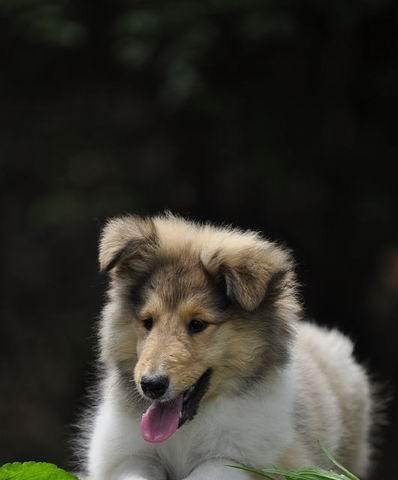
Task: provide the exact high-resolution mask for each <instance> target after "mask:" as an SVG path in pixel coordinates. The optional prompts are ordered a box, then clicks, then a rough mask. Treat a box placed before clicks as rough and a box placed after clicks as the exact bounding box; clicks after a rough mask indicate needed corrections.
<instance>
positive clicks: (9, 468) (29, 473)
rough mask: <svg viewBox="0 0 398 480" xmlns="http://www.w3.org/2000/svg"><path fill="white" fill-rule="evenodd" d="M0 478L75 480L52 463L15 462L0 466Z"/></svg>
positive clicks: (9, 479)
mask: <svg viewBox="0 0 398 480" xmlns="http://www.w3.org/2000/svg"><path fill="white" fill-rule="evenodd" d="M0 480H77V478H76V477H75V476H74V475H72V474H71V473H68V472H65V470H62V469H61V468H58V467H57V466H56V465H53V464H52V463H45V462H24V463H21V462H15V463H6V464H5V465H3V466H2V467H0Z"/></svg>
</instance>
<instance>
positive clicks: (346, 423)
mask: <svg viewBox="0 0 398 480" xmlns="http://www.w3.org/2000/svg"><path fill="white" fill-rule="evenodd" d="M99 263H100V268H101V270H109V271H110V276H111V285H110V289H109V292H108V295H109V298H108V303H107V305H106V307H105V309H104V312H103V319H102V324H101V331H100V342H101V360H102V362H103V363H104V364H105V366H106V368H107V369H108V370H109V371H112V372H116V374H115V375H116V376H118V378H119V379H122V381H124V382H127V383H126V389H131V390H132V391H133V392H134V395H135V397H134V398H133V399H132V398H130V397H129V398H127V402H128V403H131V402H132V401H133V403H134V401H135V404H136V408H137V409H138V410H139V412H140V413H142V411H143V409H144V408H146V406H147V405H146V406H145V400H143V399H142V395H138V394H137V391H136V390H137V389H138V391H139V388H140V387H139V385H140V382H141V379H142V377H143V376H144V375H150V374H155V373H157V372H163V373H165V374H167V375H168V377H169V378H170V381H171V384H172V385H173V389H174V390H173V392H174V394H175V395H177V394H179V393H181V392H183V391H185V390H186V389H188V388H189V387H190V386H191V385H192V384H193V383H195V382H196V381H197V380H198V378H199V377H200V376H201V375H202V374H203V372H204V371H206V370H207V369H209V368H210V369H212V377H211V382H210V386H209V389H208V391H207V393H206V395H205V397H204V398H203V399H202V402H201V405H202V404H203V405H204V404H205V403H206V402H210V400H211V399H212V398H215V397H217V396H219V395H221V394H222V395H230V396H233V395H239V394H241V393H242V392H244V393H246V392H247V391H250V389H251V388H254V386H256V385H262V384H267V382H269V384H270V385H271V384H272V381H273V380H272V379H273V378H274V377H276V376H277V375H278V372H281V371H282V370H283V368H284V367H285V366H286V365H287V364H290V363H291V364H292V365H293V367H292V368H293V369H294V378H299V379H300V384H299V385H297V399H296V400H295V402H296V404H295V405H296V406H295V413H294V415H295V420H294V421H295V427H294V428H295V441H296V443H294V444H293V445H290V446H289V447H288V448H287V449H286V450H284V451H281V452H280V457H279V462H280V463H279V464H280V466H281V467H286V468H297V467H300V466H303V465H306V464H308V463H317V464H320V465H322V464H325V465H328V464H327V462H326V463H325V460H324V456H323V454H322V452H321V449H320V447H319V442H320V441H323V440H325V439H326V441H329V439H330V441H331V444H330V445H325V446H330V448H331V449H332V451H333V452H334V453H335V454H336V455H337V456H338V458H339V460H341V461H343V462H345V464H346V465H347V467H349V468H353V469H354V471H356V472H358V473H365V472H366V471H367V469H368V460H369V446H368V440H367V438H368V432H369V428H370V420H369V417H370V408H371V404H370V393H369V385H368V383H367V379H366V375H365V373H364V371H363V369H362V368H361V367H360V366H358V365H357V364H355V362H354V361H353V360H352V355H351V354H352V345H351V343H350V342H349V341H348V340H347V339H345V337H343V336H342V335H340V334H338V333H335V332H327V331H323V330H321V329H319V328H317V327H313V326H312V325H309V324H305V323H304V322H301V321H300V320H301V319H300V315H301V306H300V303H299V301H298V300H297V294H296V280H295V274H294V269H293V261H292V258H291V255H290V253H289V252H288V251H286V250H285V249H283V248H281V247H280V246H278V245H277V244H275V243H272V242H270V241H268V240H266V239H264V238H262V237H261V236H260V235H259V234H257V233H255V232H242V231H240V230H238V229H232V228H229V227H214V226H211V225H208V224H203V225H202V224H196V223H193V222H190V221H187V220H185V219H182V218H179V217H175V216H173V215H171V214H166V215H161V216H158V217H154V218H149V219H148V218H140V217H137V216H125V217H120V218H116V219H112V220H110V221H109V222H108V223H107V225H106V227H105V228H104V231H103V234H102V236H101V241H100V255H99ZM133 297H134V298H133ZM224 297H225V298H224ZM224 300H227V303H226V305H224V304H223V301H224ZM148 318H151V319H153V327H152V329H151V331H150V332H148V331H147V330H146V329H145V327H144V324H143V322H144V320H145V319H148ZM192 319H199V320H202V321H205V322H207V323H208V326H207V328H206V329H205V330H204V331H203V332H201V333H200V334H198V335H191V334H190V333H189V331H188V324H189V322H190V321H191V320H192ZM336 346H337V347H336ZM325 348H326V349H330V352H331V353H330V355H329V354H328V356H325ZM337 348H338V350H337ZM334 349H336V353H335V354H334ZM342 354H343V355H342ZM342 358H344V359H347V360H346V361H345V360H344V361H343V360H341V359H342ZM343 370H345V371H343ZM348 371H349V372H351V374H350V375H351V378H352V379H353V381H352V383H347V382H346V376H345V374H347V372H348ZM295 388H296V387H295ZM141 394H142V392H141ZM142 402H144V403H142Z"/></svg>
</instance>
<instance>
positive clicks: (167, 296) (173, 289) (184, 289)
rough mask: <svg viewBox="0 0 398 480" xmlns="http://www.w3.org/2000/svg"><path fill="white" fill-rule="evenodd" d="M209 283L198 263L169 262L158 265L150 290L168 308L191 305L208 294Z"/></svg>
mask: <svg viewBox="0 0 398 480" xmlns="http://www.w3.org/2000/svg"><path fill="white" fill-rule="evenodd" d="M209 288H210V285H209V281H208V278H207V276H206V274H205V272H204V269H203V267H201V265H200V264H199V262H196V263H195V262H190V263H187V262H184V263H183V262H178V261H174V262H169V263H166V264H163V265H160V266H159V268H158V269H157V271H156V272H154V275H153V277H152V279H151V283H150V290H151V291H152V292H153V293H154V294H156V296H158V297H159V299H160V300H161V301H162V303H164V304H165V305H167V306H168V307H171V308H174V307H176V306H177V305H178V304H181V303H182V302H190V303H192V302H193V301H194V299H197V300H198V301H199V300H200V299H201V297H206V295H208V294H209Z"/></svg>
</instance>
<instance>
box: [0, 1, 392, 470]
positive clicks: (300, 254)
mask: <svg viewBox="0 0 398 480" xmlns="http://www.w3.org/2000/svg"><path fill="white" fill-rule="evenodd" d="M0 49H1V55H0V165H1V177H0V183H1V192H0V195H1V202H0V208H1V222H0V228H1V241H2V245H3V247H2V248H1V252H2V260H1V278H2V281H1V286H0V287H1V298H2V300H1V306H0V308H1V316H0V338H1V348H0V464H1V463H4V462H6V461H13V460H28V459H35V460H47V461H51V462H56V463H58V464H60V465H63V466H68V461H69V460H68V459H69V458H70V453H69V451H68V438H70V433H71V428H70V425H71V424H72V423H73V422H74V421H76V418H77V415H78V412H79V411H80V410H81V408H82V406H83V405H84V392H85V390H86V388H87V387H88V385H89V384H90V382H91V381H92V373H90V372H93V368H92V363H93V359H94V347H93V345H94V342H95V323H96V318H97V316H98V313H99V311H100V308H101V305H102V303H103V298H104V289H105V280H106V279H105V278H103V277H101V276H100V275H99V274H98V273H97V251H96V250H97V239H98V234H99V231H100V228H101V226H102V225H103V223H104V220H105V219H106V218H107V217H108V216H112V215H116V214H121V213H127V212H135V213H141V214H152V213H157V212H161V211H163V210H164V209H171V210H172V211H173V212H176V213H180V214H183V215H186V216H189V217H193V218H195V219H201V220H205V219H206V220H207V219H208V220H212V221H216V222H220V221H222V222H226V223H232V224H236V225H239V226H242V227H250V228H253V229H256V230H262V231H264V232H265V233H266V235H267V236H269V237H270V238H272V239H276V240H281V241H283V242H284V243H285V244H286V245H288V246H289V247H290V248H292V249H293V250H294V251H295V252H296V258H297V263H298V272H299V275H300V279H301V280H302V283H303V289H302V292H303V296H304V298H305V304H306V310H307V312H308V315H309V316H310V317H313V318H316V319H317V320H318V321H319V322H321V323H322V324H325V325H330V326H338V327H339V328H341V329H342V330H343V331H344V332H346V333H348V334H350V335H351V336H352V337H353V338H354V339H356V340H357V355H358V357H359V358H360V359H361V360H362V361H364V362H365V363H366V364H367V365H368V367H369V369H370V371H371V372H373V373H374V374H375V376H376V378H377V379H378V381H380V382H383V383H387V384H388V385H389V387H388V388H389V389H390V390H393V388H394V383H395V382H397V367H398V359H397V356H396V346H397V341H396V335H397V333H398V324H397V320H398V318H397V317H398V229H397V211H398V189H397V171H396V162H397V156H398V140H397V120H396V116H397V111H398V3H397V2H396V1H395V0H362V1H359V0H353V1H347V0H333V1H332V2H330V1H326V0H301V1H300V2H297V1H294V0H291V1H288V0H261V1H254V0H208V1H203V0H202V1H193V0H184V1H172V2H170V1H167V0H162V1H155V0H154V1H137V0H136V1H132V0H131V1H128V0H125V1H122V0H103V1H99V0H95V1H94V0H86V1H81V0H53V1H50V0H47V1H44V0H43V1H41V0H0ZM388 417H389V423H390V425H389V426H388V427H387V428H385V430H384V433H383V438H384V442H383V444H382V446H381V448H380V453H379V457H378V462H377V464H378V467H377V473H378V475H375V476H374V478H389V479H393V478H397V475H398V466H397V465H398V462H397V459H396V450H397V447H398V409H397V404H396V403H394V402H391V404H390V407H389V410H388Z"/></svg>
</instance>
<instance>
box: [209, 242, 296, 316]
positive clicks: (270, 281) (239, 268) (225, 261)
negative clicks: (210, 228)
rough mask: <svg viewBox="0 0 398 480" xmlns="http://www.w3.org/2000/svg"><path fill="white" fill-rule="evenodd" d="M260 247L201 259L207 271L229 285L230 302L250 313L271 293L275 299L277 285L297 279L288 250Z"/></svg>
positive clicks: (227, 286) (274, 246)
mask: <svg viewBox="0 0 398 480" xmlns="http://www.w3.org/2000/svg"><path fill="white" fill-rule="evenodd" d="M258 243H259V245H255V246H253V245H250V246H248V247H247V248H242V247H241V248H238V249H232V248H231V249H221V248H220V249H218V250H216V251H214V252H213V253H211V254H210V255H209V254H202V257H201V260H202V263H203V265H204V267H205V269H206V270H207V271H208V272H209V273H210V274H211V275H212V276H213V277H215V278H216V280H218V281H219V282H220V283H222V284H224V285H225V289H226V294H227V296H228V298H229V299H230V300H232V301H236V302H237V303H238V304H239V305H240V306H241V307H242V308H243V309H244V310H247V311H253V310H255V309H256V308H258V307H259V306H260V304H261V302H262V301H263V300H264V298H265V296H266V295H267V293H269V294H270V295H272V296H273V297H274V296H275V293H276V291H277V283H280V281H281V280H282V279H283V278H284V277H286V276H288V277H292V276H293V272H292V263H293V262H292V260H291V258H290V255H289V254H288V253H287V252H286V251H285V250H283V249H282V248H280V247H278V246H276V245H275V244H273V243H270V242H264V243H262V242H258Z"/></svg>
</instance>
